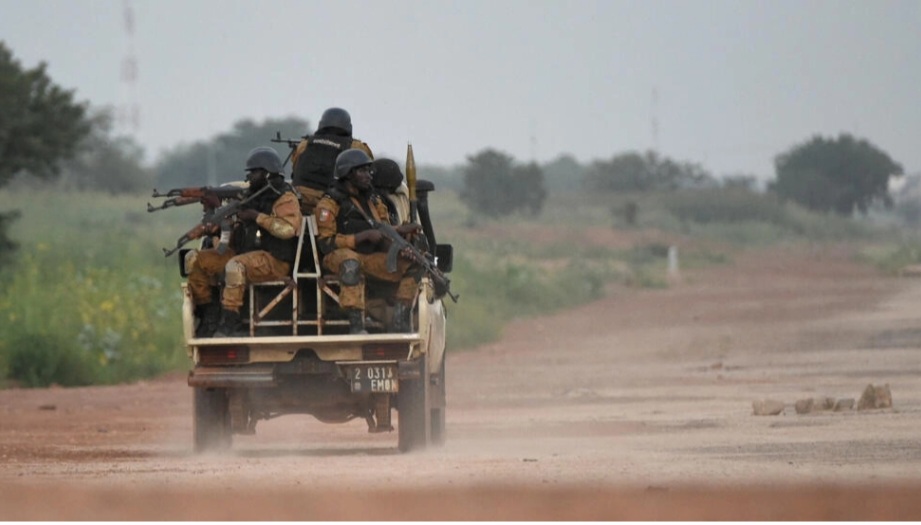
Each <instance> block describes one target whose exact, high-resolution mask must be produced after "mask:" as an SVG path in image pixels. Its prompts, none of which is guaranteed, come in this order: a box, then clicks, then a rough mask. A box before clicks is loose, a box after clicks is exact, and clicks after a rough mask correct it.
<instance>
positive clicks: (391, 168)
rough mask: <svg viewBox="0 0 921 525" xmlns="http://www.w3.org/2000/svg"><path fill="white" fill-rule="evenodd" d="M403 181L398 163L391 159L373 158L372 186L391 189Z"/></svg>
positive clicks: (397, 186)
mask: <svg viewBox="0 0 921 525" xmlns="http://www.w3.org/2000/svg"><path fill="white" fill-rule="evenodd" d="M402 183H403V173H402V172H401V171H400V166H399V164H397V163H396V161H395V160H392V159H375V160H374V186H375V187H377V188H384V189H387V190H390V191H393V190H395V189H397V188H399V187H400V184H402Z"/></svg>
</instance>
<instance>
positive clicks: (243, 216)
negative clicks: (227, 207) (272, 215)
mask: <svg viewBox="0 0 921 525" xmlns="http://www.w3.org/2000/svg"><path fill="white" fill-rule="evenodd" d="M258 216H259V212H258V211H256V210H254V209H252V208H248V209H245V210H240V211H238V212H237V218H238V219H240V220H241V221H254V220H256V217H258Z"/></svg>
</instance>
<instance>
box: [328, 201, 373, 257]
mask: <svg viewBox="0 0 921 525" xmlns="http://www.w3.org/2000/svg"><path fill="white" fill-rule="evenodd" d="M327 195H329V196H330V197H332V199H333V200H334V201H336V204H338V205H339V213H338V215H337V216H336V229H337V230H338V231H339V233H341V234H344V235H355V234H356V233H361V232H363V231H365V230H370V229H373V228H374V225H372V224H371V223H370V222H368V218H369V217H370V218H374V213H373V212H372V211H371V210H370V209H365V210H363V211H364V213H362V210H359V209H358V207H357V206H356V205H355V202H354V201H352V199H351V198H350V197H349V194H348V193H347V192H346V191H344V190H342V189H341V188H337V187H333V188H330V190H329V192H327ZM378 199H380V197H379V196H378V195H377V194H375V193H372V194H371V195H369V197H368V199H366V200H364V201H362V204H366V203H367V204H368V205H369V206H373V205H376V203H377V201H378ZM361 200H362V199H360V198H359V201H361ZM355 251H356V252H358V253H374V252H375V251H377V250H376V249H375V246H374V245H373V244H371V243H367V242H363V243H361V244H359V245H358V246H356V247H355Z"/></svg>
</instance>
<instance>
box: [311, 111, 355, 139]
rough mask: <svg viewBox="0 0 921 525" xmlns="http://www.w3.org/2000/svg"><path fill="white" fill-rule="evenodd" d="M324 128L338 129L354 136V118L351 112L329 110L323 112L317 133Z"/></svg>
mask: <svg viewBox="0 0 921 525" xmlns="http://www.w3.org/2000/svg"><path fill="white" fill-rule="evenodd" d="M324 128H338V129H341V130H342V131H345V132H346V133H348V134H349V135H351V134H352V117H351V116H350V115H349V112H348V111H346V110H344V109H342V108H329V109H327V110H326V111H324V112H323V116H322V117H320V124H318V125H317V131H320V130H322V129H324Z"/></svg>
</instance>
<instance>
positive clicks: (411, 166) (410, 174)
mask: <svg viewBox="0 0 921 525" xmlns="http://www.w3.org/2000/svg"><path fill="white" fill-rule="evenodd" d="M406 185H407V186H409V217H410V220H411V221H412V222H416V215H417V205H416V159H415V157H413V144H412V142H410V143H407V145H406Z"/></svg>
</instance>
